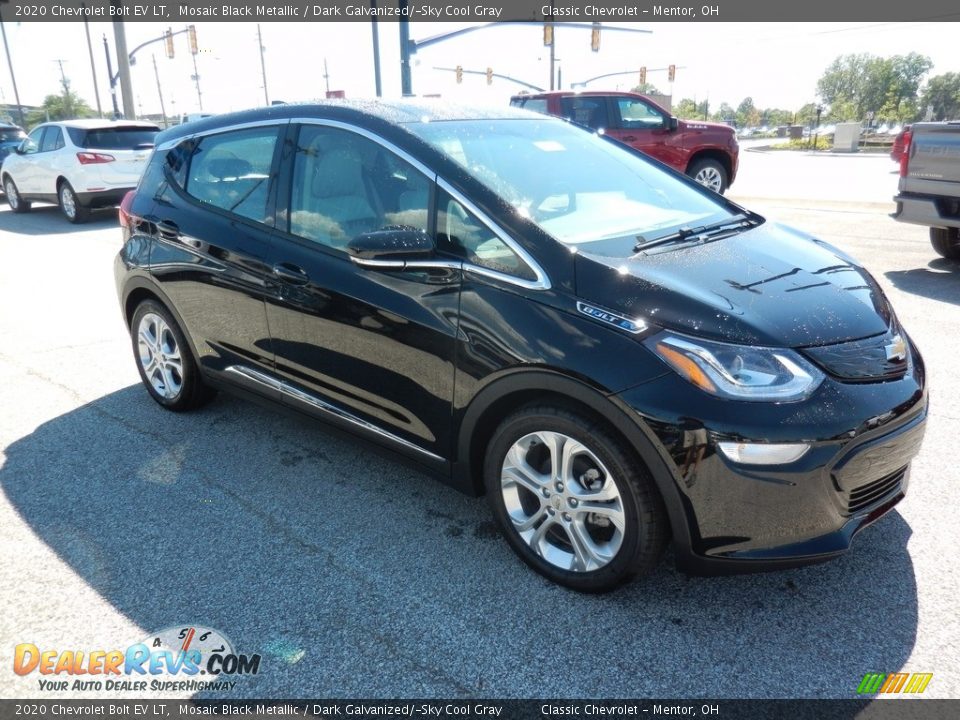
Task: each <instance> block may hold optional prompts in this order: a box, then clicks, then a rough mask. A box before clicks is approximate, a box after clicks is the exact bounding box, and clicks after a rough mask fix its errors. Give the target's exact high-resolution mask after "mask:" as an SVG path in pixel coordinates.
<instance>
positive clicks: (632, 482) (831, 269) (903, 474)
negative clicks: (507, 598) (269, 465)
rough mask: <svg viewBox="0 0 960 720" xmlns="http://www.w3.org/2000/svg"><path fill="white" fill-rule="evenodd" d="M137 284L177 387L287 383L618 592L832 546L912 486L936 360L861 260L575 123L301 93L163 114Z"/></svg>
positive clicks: (132, 231)
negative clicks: (203, 112)
mask: <svg viewBox="0 0 960 720" xmlns="http://www.w3.org/2000/svg"><path fill="white" fill-rule="evenodd" d="M120 216H121V224H122V226H123V233H124V244H123V248H122V250H121V251H120V253H119V255H118V257H117V259H116V280H117V287H118V291H119V297H120V304H121V308H122V311H123V315H124V318H125V320H126V322H127V323H128V325H129V327H130V336H131V339H132V344H133V353H134V356H135V359H136V363H137V367H138V368H139V371H140V375H141V377H142V379H143V383H144V385H145V386H146V389H147V391H148V392H149V393H150V395H151V396H152V397H153V399H154V400H156V401H157V402H158V403H160V404H161V405H163V406H164V407H166V408H169V409H170V410H177V411H180V410H189V409H192V408H195V407H198V406H199V405H202V404H203V403H204V402H206V401H208V400H209V399H210V398H211V397H212V395H213V393H214V392H215V390H217V389H225V390H231V391H235V392H239V393H241V394H247V395H251V394H252V395H255V396H259V397H260V398H267V399H270V400H273V401H275V402H276V403H280V404H282V405H286V406H289V407H291V408H294V409H296V410H299V411H302V412H303V413H304V414H306V415H310V416H314V417H317V418H320V419H322V420H325V421H327V422H329V423H332V424H333V425H335V426H338V427H339V428H341V429H344V430H347V431H350V432H352V433H354V434H356V435H358V436H361V437H362V438H365V439H367V440H370V441H373V442H375V443H379V444H380V445H382V446H385V447H387V448H389V449H390V450H393V451H395V452H396V453H399V454H401V455H404V456H406V457H407V458H409V459H411V460H414V461H417V462H418V463H420V464H421V465H422V466H423V467H425V468H427V469H429V470H431V471H433V472H434V473H435V474H437V475H439V476H440V477H441V478H442V479H444V480H445V481H446V482H448V483H450V484H451V485H453V486H455V487H457V488H459V489H460V490H463V491H464V492H467V493H471V494H476V495H480V494H484V493H485V494H486V495H487V497H488V498H489V501H490V505H491V506H492V508H493V513H494V515H495V516H496V518H497V520H498V521H499V524H500V526H501V527H502V529H503V532H504V534H505V537H506V539H507V541H508V542H509V543H510V545H511V546H512V547H513V549H514V550H515V551H516V552H517V554H518V555H519V556H520V557H521V558H522V559H523V560H524V562H526V563H527V564H528V565H530V566H531V567H532V568H534V569H535V570H537V571H538V572H540V573H542V574H543V575H545V576H546V577H548V578H550V579H552V580H554V581H556V582H558V583H561V584H564V585H567V586H569V587H572V588H575V589H578V590H588V591H598V590H605V589H609V588H611V587H614V586H616V585H617V584H619V583H622V582H624V581H626V580H628V579H629V578H631V577H634V576H637V575H642V574H644V573H648V572H650V571H651V570H652V569H653V568H654V567H655V566H656V565H657V563H658V561H659V559H660V557H661V554H662V552H663V549H664V546H665V545H666V544H667V542H668V541H672V542H673V543H674V546H675V549H676V552H675V554H676V558H677V564H678V566H679V567H680V568H681V569H682V570H685V571H688V572H696V573H714V572H730V571H743V570H754V569H770V568H777V567H787V566H793V565H799V564H804V563H812V562H818V561H822V560H827V559H829V558H832V557H835V556H837V555H838V554H840V553H843V552H844V551H845V550H847V549H848V548H849V546H850V544H851V541H852V539H853V537H854V535H855V534H856V533H857V532H858V531H859V530H861V529H862V528H863V527H865V526H866V525H868V524H870V523H871V522H873V521H874V520H876V519H877V518H879V517H880V516H882V515H883V514H884V513H886V512H888V511H889V510H890V509H891V508H892V507H893V506H894V505H896V504H897V503H898V502H899V501H900V499H901V498H902V497H903V496H904V493H905V491H906V488H907V481H908V472H909V465H910V461H911V459H912V458H913V457H914V456H915V455H916V453H917V451H918V449H919V446H920V442H921V439H922V436H923V431H924V424H925V420H926V413H927V391H926V383H925V373H924V365H923V361H922V359H921V357H920V354H919V353H918V352H917V349H916V348H915V347H914V345H913V344H912V343H911V341H910V339H909V337H908V336H907V334H906V331H905V330H904V329H903V328H902V327H901V326H900V325H899V323H898V322H897V318H896V315H895V314H894V312H893V310H892V308H891V307H890V305H889V303H888V302H887V299H886V297H885V296H884V294H883V292H882V290H881V289H880V287H879V286H878V285H877V283H876V282H875V280H874V279H873V278H872V277H871V276H870V274H869V273H868V272H866V271H865V270H864V269H863V268H862V267H861V266H860V265H858V264H857V262H856V261H855V260H853V259H852V258H850V257H849V256H847V255H846V254H844V253H843V252H841V251H840V250H837V249H836V248H834V247H831V246H830V245H828V244H826V243H824V242H822V241H820V240H818V239H816V238H812V237H809V236H807V235H805V234H804V233H802V232H799V231H796V230H792V229H789V228H787V227H783V226H779V225H776V224H774V223H772V222H769V221H767V220H765V219H764V218H763V217H761V216H759V215H757V214H756V213H753V212H751V211H749V210H746V209H744V208H742V207H739V206H737V205H735V204H733V203H732V202H730V201H729V200H726V199H725V198H723V197H722V196H720V195H717V194H716V193H713V192H710V191H709V190H707V189H705V188H703V187H701V186H700V185H698V184H696V183H695V182H694V181H693V180H691V179H689V178H687V177H685V176H684V175H682V174H680V173H678V172H673V171H671V170H669V169H664V167H663V166H662V165H660V164H659V163H656V162H655V161H652V160H650V159H648V158H647V157H646V156H644V155H643V154H642V153H640V152H638V151H636V150H633V149H631V148H629V147H625V146H623V145H619V144H614V143H610V142H608V141H606V140H604V139H602V138H600V137H598V136H596V135H593V134H591V133H590V132H589V131H587V130H584V129H581V128H577V127H574V126H572V125H570V124H568V123H566V122H564V121H562V120H559V119H556V118H550V117H545V116H542V115H535V114H533V113H529V112H527V111H523V110H517V109H512V108H506V109H503V110H489V109H484V110H481V109H463V108H461V109H455V108H451V107H448V106H445V105H440V104H429V103H426V102H421V101H417V102H413V101H411V102H395V103H387V102H376V103H374V102H369V103H364V102H341V103H328V104H320V105H301V106H296V105H284V106H277V107H271V108H268V109H261V110H255V111H249V112H244V113H238V114H234V115H223V116H218V117H214V118H209V119H206V120H201V121H199V122H196V123H191V124H189V125H186V126H183V127H178V128H173V129H171V130H167V131H165V132H162V133H161V134H160V135H158V136H157V147H156V150H155V152H154V154H153V156H152V158H151V160H150V162H149V163H148V166H147V169H146V172H145V173H144V176H143V178H142V180H141V182H140V185H139V187H138V188H137V190H136V191H135V192H133V193H131V194H130V195H129V196H128V197H127V198H125V200H124V202H123V204H122V206H121V213H120Z"/></svg>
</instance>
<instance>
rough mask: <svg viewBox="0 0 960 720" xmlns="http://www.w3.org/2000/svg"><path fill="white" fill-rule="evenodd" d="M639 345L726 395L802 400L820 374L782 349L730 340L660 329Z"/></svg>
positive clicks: (708, 389) (693, 380) (708, 388)
mask: <svg viewBox="0 0 960 720" xmlns="http://www.w3.org/2000/svg"><path fill="white" fill-rule="evenodd" d="M644 344H645V345H646V346H647V347H648V348H650V349H651V350H653V352H655V353H656V354H657V355H658V356H660V358H662V359H663V360H664V362H666V363H667V364H668V365H669V366H670V367H672V368H673V369H674V370H676V371H677V372H678V373H680V375H681V376H683V377H684V378H686V379H687V380H689V381H690V382H691V383H693V384H694V385H696V386H697V387H698V388H700V389H701V390H704V391H706V392H708V393H710V394H711V395H717V396H719V397H722V398H728V399H732V400H753V401H764V400H766V401H771V400H774V401H777V400H779V401H791V400H803V399H805V398H807V397H809V396H810V394H811V393H812V392H813V391H814V390H816V389H817V387H818V386H819V385H820V383H821V382H823V377H824V375H823V373H822V372H820V371H819V370H818V369H817V368H816V367H814V366H813V365H811V364H810V363H809V362H808V361H806V360H804V359H803V358H802V357H800V355H798V354H797V353H795V352H793V351H792V350H787V349H783V348H765V347H755V346H752V345H730V344H727V343H719V342H712V341H709V340H701V339H699V338H691V337H686V336H683V335H674V334H673V333H669V332H662V333H659V334H657V335H654V336H652V337H650V338H647V339H646V340H645V341H644Z"/></svg>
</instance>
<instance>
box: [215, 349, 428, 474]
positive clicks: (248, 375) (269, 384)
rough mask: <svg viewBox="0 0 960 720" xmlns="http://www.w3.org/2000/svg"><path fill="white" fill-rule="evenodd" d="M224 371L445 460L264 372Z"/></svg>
mask: <svg viewBox="0 0 960 720" xmlns="http://www.w3.org/2000/svg"><path fill="white" fill-rule="evenodd" d="M225 372H226V373H227V374H229V375H236V376H239V377H242V378H244V379H245V380H252V381H253V382H254V383H257V384H259V385H261V386H263V387H264V388H266V389H269V390H272V391H274V392H279V393H280V395H281V396H282V397H283V398H287V399H290V400H295V401H297V402H298V403H300V404H301V405H306V406H307V407H308V408H310V409H311V410H314V411H320V412H321V413H322V414H324V415H326V416H328V417H332V418H336V419H337V420H341V421H344V422H347V423H349V424H350V425H353V426H354V427H357V428H360V429H361V430H365V431H367V432H369V433H373V434H374V435H377V436H378V437H381V438H383V439H385V440H387V441H389V442H392V443H395V444H397V445H401V446H402V447H404V448H407V449H408V450H413V451H414V452H416V453H418V454H420V455H423V456H424V457H426V458H429V459H430V460H434V461H437V462H445V460H444V459H443V458H442V457H440V456H439V455H436V454H434V453H432V452H430V451H429V450H424V449H423V448H422V447H420V446H419V445H417V444H415V443H412V442H410V441H409V440H405V439H403V438H402V437H399V436H397V435H394V434H393V433H391V432H388V431H386V430H384V429H383V428H381V427H378V426H377V425H374V424H373V423H371V422H368V421H367V420H364V419H362V418H359V417H357V416H356V415H353V414H352V413H349V412H347V411H346V410H343V409H342V408H339V407H337V406H336V405H332V404H330V403H328V402H326V401H325V400H321V399H320V398H318V397H316V396H315V395H311V394H310V393H307V392H304V391H303V390H300V389H298V388H295V387H293V386H292V385H290V384H288V383H285V382H283V381H282V380H278V379H277V378H275V377H273V376H272V375H268V374H266V373H264V372H260V371H259V370H254V369H253V368H249V367H246V366H243V365H230V366H228V367H227V369H226V371H225Z"/></svg>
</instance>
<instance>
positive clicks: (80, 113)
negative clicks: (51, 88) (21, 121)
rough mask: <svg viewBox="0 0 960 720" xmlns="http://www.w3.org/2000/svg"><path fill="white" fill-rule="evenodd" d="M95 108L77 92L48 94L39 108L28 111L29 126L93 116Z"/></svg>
mask: <svg viewBox="0 0 960 720" xmlns="http://www.w3.org/2000/svg"><path fill="white" fill-rule="evenodd" d="M94 114H95V113H94V112H93V110H91V109H90V106H89V105H87V103H86V102H85V101H84V100H83V99H82V98H81V97H80V96H79V95H77V94H76V93H75V92H72V91H70V92H68V93H66V94H65V95H47V96H46V97H45V98H44V99H43V105H41V106H40V108H39V109H38V110H33V111H31V112H29V113H27V118H26V119H27V126H28V127H33V126H34V125H37V124H38V123H42V122H46V121H47V120H48V119H50V120H73V119H75V118H85V117H93V116H94Z"/></svg>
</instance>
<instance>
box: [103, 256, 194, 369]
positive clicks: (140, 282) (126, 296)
mask: <svg viewBox="0 0 960 720" xmlns="http://www.w3.org/2000/svg"><path fill="white" fill-rule="evenodd" d="M137 290H146V291H147V292H149V293H150V294H151V295H154V296H155V297H156V298H157V299H158V300H159V301H160V302H161V303H162V304H163V306H164V307H165V308H166V309H167V311H168V312H169V313H170V314H171V315H173V319H174V320H176V321H177V325H179V326H180V329H181V331H182V332H183V334H184V335H185V336H186V338H187V343H188V344H189V345H190V352H191V353H192V354H193V357H194V360H196V359H197V358H198V357H200V355H199V353H198V352H197V346H196V345H195V344H194V342H193V333H191V332H190V329H189V328H188V326H187V324H186V323H185V322H184V321H183V318H182V317H181V316H180V313H179V312H178V311H177V309H176V307H174V304H173V303H172V302H170V298H169V297H167V294H166V293H165V292H164V291H163V290H162V289H161V286H160V283H158V282H157V281H156V280H154V279H153V276H151V275H149V274H148V273H147V272H146V271H140V272H137V273H136V274H133V275H131V276H130V277H128V278H127V280H126V282H125V283H124V285H123V289H122V290H121V293H120V310H121V312H122V313H123V322H124V324H126V325H127V327H128V328H129V326H130V317H128V315H127V303H128V302H129V300H130V296H131V295H132V294H133V293H134V292H136V291H137ZM198 367H199V363H198ZM200 372H201V373H202V372H203V369H202V368H201V370H200Z"/></svg>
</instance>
